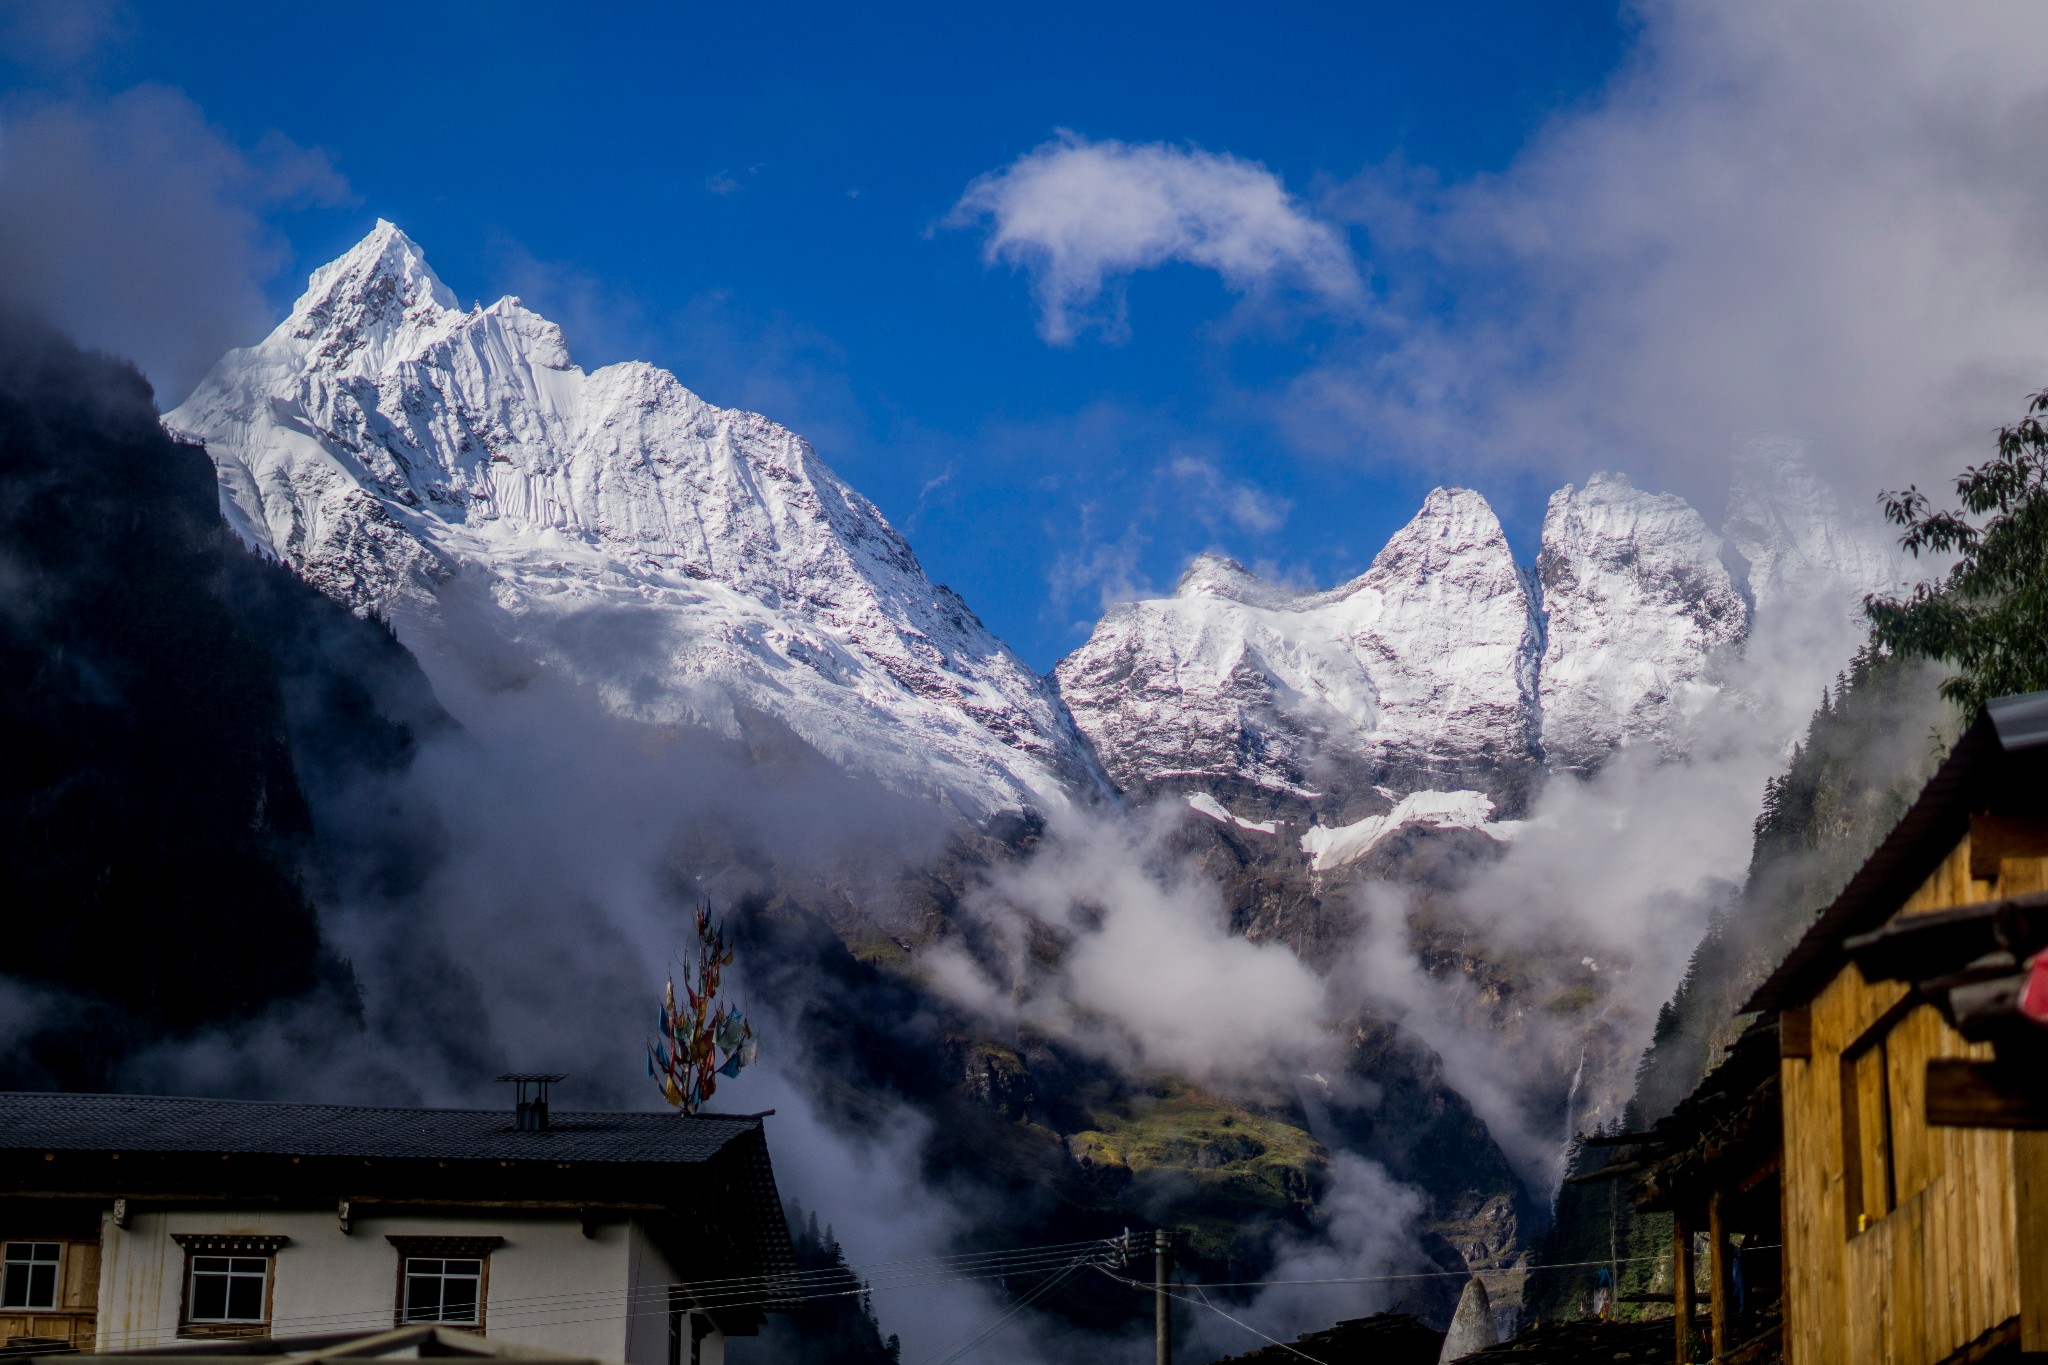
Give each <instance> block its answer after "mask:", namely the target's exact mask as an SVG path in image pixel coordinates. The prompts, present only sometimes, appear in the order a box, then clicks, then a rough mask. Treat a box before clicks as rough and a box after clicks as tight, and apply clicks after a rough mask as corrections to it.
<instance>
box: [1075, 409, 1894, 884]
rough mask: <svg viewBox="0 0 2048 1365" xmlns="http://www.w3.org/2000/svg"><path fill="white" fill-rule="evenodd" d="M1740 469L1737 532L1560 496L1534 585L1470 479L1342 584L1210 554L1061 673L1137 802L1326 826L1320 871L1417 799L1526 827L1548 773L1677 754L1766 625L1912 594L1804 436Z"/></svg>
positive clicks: (1627, 501) (1667, 508)
mask: <svg viewBox="0 0 2048 1365" xmlns="http://www.w3.org/2000/svg"><path fill="white" fill-rule="evenodd" d="M1733 470H1734V483H1733V486H1732V488H1731V493H1730V498H1729V511H1728V518H1727V523H1726V526H1725V529H1724V532H1723V533H1722V534H1716V533H1715V532H1713V531H1711V530H1709V529H1708V527H1707V524H1706V522H1705V520H1704V518H1702V517H1701V516H1700V515H1699V513H1698V512H1697V511H1696V510H1695V509H1693V508H1692V507H1691V506H1689V505H1688V504H1687V503H1686V502H1684V501H1683V500H1682V499H1680V498H1677V497H1674V496H1671V495H1669V494H1658V493H1651V492H1646V491H1644V490H1641V489H1637V488H1635V487H1634V486H1633V485H1631V484H1630V483H1629V481H1628V480H1627V479H1626V478H1625V477H1624V476H1622V475H1619V474H1606V473H1603V474H1596V475H1594V476H1593V477H1592V478H1591V479H1589V480H1588V481H1587V482H1586V483H1585V484H1584V485H1582V486H1578V487H1570V486H1568V487H1566V488H1564V489H1561V490H1559V491H1558V492H1557V493H1556V494H1554V495H1553V496H1552V498H1551V500H1550V504H1549V508H1548V510H1547V514H1546V516H1545V518H1544V524H1543V532H1542V543H1541V548H1540V550H1539V553H1538V556H1537V560H1536V565H1535V569H1534V572H1533V573H1530V572H1525V571H1523V570H1522V569H1520V568H1518V566H1517V565H1516V564H1515V562H1514V560H1513V558H1512V555H1511V554H1510V552H1509V549H1508V544H1507V540H1506V537H1505V536H1504V535H1503V534H1502V532H1501V529H1500V523H1499V521H1498V519H1497V518H1496V517H1495V515H1494V513H1493V511H1492V509H1491V508H1490V507H1489V506H1488V505H1487V503H1486V500H1485V499H1484V498H1483V497H1481V496H1480V495H1479V494H1478V493H1476V492H1472V491H1471V490H1468V489H1445V488H1440V489H1437V490H1436V491H1435V492H1433V493H1431V494H1430V495H1429V498H1428V499H1427V500H1426V501H1425V503H1424V505H1423V508H1422V510H1421V511H1420V512H1418V513H1417V515H1416V517H1415V518H1414V520H1412V521H1411V522H1410V523H1409V524H1408V525H1407V526H1405V527H1404V528H1402V530H1401V531H1400V532H1398V533H1397V534H1396V535H1395V536H1394V538H1393V539H1392V540H1391V541H1389V542H1388V545H1387V547H1386V549H1385V550H1383V551H1382V552H1381V553H1380V555H1379V556H1378V557H1377V558H1376V559H1375V560H1374V562H1373V564H1372V566H1371V567H1370V568H1369V569H1368V570H1367V571H1366V572H1365V573H1364V574H1362V575H1360V576H1359V577H1358V578H1356V579H1354V580H1352V581H1351V582H1349V583H1346V584H1342V585H1340V586H1338V587H1336V588H1332V589H1329V590H1327V591H1322V592H1313V591H1311V592H1303V591H1298V590H1291V589H1288V588H1285V587H1281V586H1278V585H1275V584H1272V583H1268V582H1265V581H1263V580H1261V579H1259V578H1258V577H1257V576H1256V575H1253V574H1251V573H1250V572H1248V571H1247V570H1245V569H1244V568H1243V567H1242V566H1240V565H1238V564H1236V563H1234V562H1232V561H1230V560H1228V559H1224V558H1222V557H1221V556H1215V555H1205V556H1202V557H1199V558H1198V559H1197V560H1196V561H1195V562H1194V564H1193V565H1192V566H1191V567H1190V568H1189V570H1188V571H1187V573H1186V574H1185V575H1184V576H1183V577H1182V579H1181V582H1180V584H1179V585H1178V586H1177V588H1176V589H1175V592H1174V594H1173V596H1171V597H1167V598H1159V599H1149V600H1143V601H1136V602H1127V603H1123V604H1120V605H1118V606H1117V607H1115V608H1112V609H1111V611H1110V612H1109V613H1108V614H1106V615H1105V616H1104V617H1103V619H1102V621H1101V622H1100V623H1099V624H1098V625H1097V627H1096V629H1095V631H1094V633H1093V634H1092V635H1091V636H1090V638H1089V640H1088V641H1087V642H1086V643H1085V644H1084V645H1082V646H1081V648H1079V649H1077V650H1076V651H1075V652H1074V653H1073V654H1071V655H1069V656H1068V657H1067V658H1066V659H1064V660H1062V661H1061V662H1060V664H1059V666H1058V668H1057V670H1056V673H1055V676H1056V678H1057V679H1058V682H1059V686H1060V693H1061V696H1062V697H1063V698H1064V699H1065V701H1066V703H1067V706H1068V708H1069V710H1070V711H1071V712H1072V714H1073V715H1074V718H1075V720H1076V723H1077V724H1079V726H1080V727H1081V729H1082V731H1083V732H1084V733H1085V734H1086V735H1087V736H1088V738H1089V739H1090V741H1091V742H1092V743H1093V744H1094V746H1095V749H1096V752H1097V754H1098V755H1099V756H1100V757H1101V759H1102V761H1103V764H1104V766H1105V767H1106V768H1107V769H1108V771H1109V773H1110V774H1111V776H1112V777H1114V778H1115V779H1116V780H1117V781H1118V783H1119V784H1120V785H1122V786H1124V787H1125V788H1126V789H1127V790H1132V791H1137V792H1145V793H1157V792H1176V793H1179V794H1181V795H1183V796H1184V797H1185V798H1186V799H1187V800H1188V801H1189V802H1190V804H1191V805H1192V806H1193V808H1194V809H1196V810H1198V811H1202V812H1203V813H1205V814H1209V815H1210V816H1211V818H1215V819H1229V820H1233V821H1234V822H1235V823H1237V824H1238V825H1240V826H1242V827H1244V828H1249V829H1259V830H1260V831H1261V832H1265V833H1272V834H1279V833H1280V832H1281V831H1280V829H1279V828H1278V826H1277V825H1276V824H1275V818H1276V817H1278V818H1279V819H1282V820H1285V821H1287V822H1289V823H1291V824H1293V825H1295V826H1297V827H1299V826H1303V825H1311V826H1312V827H1313V826H1319V827H1320V828H1318V829H1317V830H1316V833H1317V835H1318V836H1319V837H1318V839H1317V840H1316V841H1315V842H1317V843H1318V848H1316V849H1310V850H1309V851H1310V852H1312V853H1316V854H1317V856H1318V859H1319V862H1318V866H1319V867H1320V866H1322V864H1323V862H1325V861H1328V860H1330V859H1331V858H1332V857H1333V856H1334V855H1333V853H1332V849H1333V848H1335V847H1338V846H1342V845H1344V844H1345V843H1347V842H1348V843H1350V844H1353V845H1356V846H1358V847H1369V846H1370V845H1369V843H1368V842H1367V841H1366V840H1365V838H1364V834H1361V837H1360V838H1358V839H1351V840H1348V841H1347V840H1342V839H1334V838H1333V836H1332V834H1331V833H1330V831H1333V830H1337V829H1343V828H1352V829H1357V830H1360V831H1364V825H1363V823H1362V822H1364V821H1378V822H1384V821H1385V820H1386V819H1387V818H1388V817H1389V816H1390V815H1392V814H1393V813H1395V812H1399V811H1402V810H1403V809H1405V808H1404V807H1403V806H1402V804H1401V803H1402V802H1403V801H1404V799H1405V798H1408V797H1410V796H1412V795H1414V794H1416V793H1421V792H1438V793H1445V794H1470V799H1463V798H1462V797H1461V799H1460V800H1458V801H1452V802H1449V803H1447V804H1446V803H1442V802H1439V803H1434V804H1426V805H1425V806H1418V807H1416V813H1414V814H1413V815H1412V817H1409V816H1404V817H1403V818H1404V819H1409V818H1412V819H1413V820H1414V821H1416V822H1420V823H1425V824H1446V823H1448V824H1450V825H1457V826H1459V827H1467V828H1484V829H1486V830H1487V831H1488V832H1489V833H1491V834H1492V835H1493V836H1494V837H1495V838H1497V839H1502V838H1508V837H1512V832H1513V824H1512V820H1513V818H1514V817H1516V816H1518V815H1520V814H1521V813H1522V811H1523V809H1524V807H1525V806H1526V803H1527V799H1528V797H1529V796H1530V795H1532V794H1533V792H1534V790H1535V788H1536V786H1537V784H1538V783H1540V782H1541V780H1542V779H1543V777H1544V775H1545V774H1546V773H1581V774H1583V773H1588V772H1591V771H1593V770H1595V769H1597V768H1598V767H1600V766H1601V764H1602V763H1604V762H1605V761H1606V760H1607V758H1608V756H1609V755H1611V754H1612V753H1613V752H1614V751H1615V750H1616V749H1618V748H1620V747H1622V746H1625V745H1646V746H1650V747H1652V748H1653V749H1654V750H1655V751H1656V752H1657V753H1658V754H1659V755H1660V756H1663V757H1676V756H1679V755H1682V754H1683V753H1684V752H1685V751H1686V749H1687V747H1688V744H1689V743H1690V739H1691V735H1690V728H1691V725H1690V723H1691V720H1692V717H1693V716H1694V715H1695V713H1696V712H1697V711H1698V710H1699V709H1700V707H1701V706H1702V705H1703V704H1704V703H1705V702H1706V701H1707V700H1708V699H1710V698H1711V697H1712V696H1713V695H1714V694H1715V693H1716V692H1718V691H1719V690H1720V688H1721V687H1722V686H1723V682H1724V674H1725V669H1726V665H1727V664H1728V663H1729V662H1730V660H1731V659H1732V658H1733V656H1734V655H1735V654H1736V653H1737V652H1739V651H1740V650H1741V648H1742V647H1743V645H1744V643H1745V641H1746V640H1747V639H1748V637H1749V634H1750V632H1751V629H1752V627H1753V625H1754V624H1755V622H1756V620H1757V616H1758V613H1759V612H1760V611H1761V612H1766V613H1769V612H1785V611H1791V610H1794V609H1795V608H1796V609H1799V610H1810V609H1813V608H1814V605H1815V604H1820V605H1821V607H1822V609H1827V610H1835V609H1840V610H1845V611H1853V610H1854V606H1855V603H1856V602H1857V601H1858V600H1859V599H1860V597H1861V595H1862V594H1863V593H1865V592H1869V591H1874V590H1885V589H1889V588H1891V587H1893V586H1895V585H1896V584H1897V583H1898V582H1899V580H1900V577H1901V571H1900V566H1899V561H1898V558H1897V556H1896V554H1895V553H1894V552H1892V551H1891V550H1890V549H1889V547H1887V546H1886V545H1885V544H1884V542H1883V540H1882V538H1881V537H1880V536H1879V535H1877V534H1876V533H1874V531H1872V530H1870V529H1868V528H1863V527H1859V526H1856V525H1855V524H1853V523H1851V522H1850V521H1849V520H1848V519H1846V518H1844V517H1843V516H1842V514H1841V511H1840V508H1839V506H1838V505H1837V504H1836V503H1835V502H1834V500H1833V499H1832V495H1830V494H1829V493H1828V492H1827V490H1826V488H1825V486H1824V485H1823V484H1821V483H1820V481H1819V480H1818V479H1817V478H1816V477H1815V476H1814V475H1813V473H1812V471H1811V470H1810V469H1809V468H1808V467H1807V466H1806V463H1805V461H1804V457H1803V450H1802V448H1801V447H1799V446H1798V444H1797V443H1796V442H1790V441H1787V440H1785V439H1784V438H1769V439H1760V438H1745V439H1744V440H1743V441H1742V442H1740V443H1738V447H1737V451H1736V459H1735V460H1734V462H1733ZM1219 795H1221V796H1222V797H1223V798H1224V802H1223V803H1221V804H1219V802H1218V800H1217V798H1218V796H1219ZM1411 804H1412V803H1411ZM1438 806H1441V807H1442V809H1438V808H1437V807H1438ZM1211 807H1215V808H1216V809H1215V810H1212V809H1211ZM1219 811H1220V812H1221V813H1220V814H1219V813H1218V812H1219ZM1495 817H1500V818H1499V819H1496V818H1495ZM1247 821H1250V822H1252V823H1249V824H1247V823H1246V822H1247ZM1268 827H1270V828H1268ZM1378 828H1379V827H1378V826H1377V825H1376V826H1375V827H1374V830H1375V831H1376V830H1377V829H1378ZM1364 832H1365V833H1372V832H1373V831H1364ZM1304 847H1305V848H1306V847H1307V846H1306V845H1304Z"/></svg>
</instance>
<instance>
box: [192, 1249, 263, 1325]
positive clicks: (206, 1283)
mask: <svg viewBox="0 0 2048 1365" xmlns="http://www.w3.org/2000/svg"><path fill="white" fill-rule="evenodd" d="M269 1290H270V1258H269V1257H268V1256H194V1257H193V1258H192V1292H191V1297H190V1298H188V1299H187V1300H186V1304H187V1306H188V1311H187V1312H186V1314H185V1320H186V1321H187V1322H196V1323H209V1322H220V1323H228V1322H234V1323H248V1322H263V1321H264V1320H265V1319H267V1318H268V1317H269V1314H268V1313H266V1312H265V1311H264V1307H265V1305H266V1304H267V1303H268V1302H269V1299H270V1294H269Z"/></svg>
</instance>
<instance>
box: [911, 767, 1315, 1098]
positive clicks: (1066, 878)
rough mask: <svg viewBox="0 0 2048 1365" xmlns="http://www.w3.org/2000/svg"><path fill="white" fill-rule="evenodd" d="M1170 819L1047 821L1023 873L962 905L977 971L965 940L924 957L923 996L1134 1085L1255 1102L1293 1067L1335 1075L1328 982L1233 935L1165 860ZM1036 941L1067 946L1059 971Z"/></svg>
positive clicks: (1186, 875) (1211, 896)
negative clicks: (1070, 1050) (1125, 1074)
mask: <svg viewBox="0 0 2048 1365" xmlns="http://www.w3.org/2000/svg"><path fill="white" fill-rule="evenodd" d="M1180 818H1181V808H1180V806H1179V805H1178V803H1173V802H1167V803H1162V804H1161V805H1159V806H1156V807H1153V808H1152V809H1150V810H1149V811H1147V812H1145V813H1143V814H1141V815H1136V816H1130V817H1118V816H1114V815H1109V814H1104V815H1101V816H1098V817H1093V818H1087V819H1079V818H1063V819H1061V820H1059V821H1056V822H1055V823H1054V825H1053V826H1052V828H1051V829H1050V830H1049V831H1048V837H1047V839H1046V841H1045V842H1044V843H1043V844H1042V845H1040V847H1039V849H1038V850H1037V852H1036V853H1035V854H1034V856H1033V857H1032V858H1031V860H1030V861H1029V862H1027V863H1023V864H1020V865H1017V866H1015V867H1011V868H1005V869H1000V870H998V871H997V872H996V873H995V874H994V875H993V876H992V877H991V878H990V880H989V883H988V885H987V886H986V887H985V888H983V889H981V890H979V891H977V892H976V893H975V894H974V895H972V896H970V897H969V898H968V901H967V902H966V904H965V906H964V909H965V910H966V912H967V913H968V914H969V915H971V916H973V917H974V918H975V919H976V920H977V921H979V923H980V924H981V926H982V927H983V929H984V931H985V932H986V934H987V936H988V937H987V942H986V944H985V945H984V949H983V951H982V955H981V957H980V959H979V960H977V958H976V957H975V956H971V955H970V954H969V952H968V950H967V948H966V947H965V945H964V944H962V943H959V942H948V943H945V944H942V945H941V946H939V947H938V948H935V949H932V950H930V951H928V952H927V953H926V954H925V955H924V957H923V959H922V962H923V965H924V967H925V970H926V971H927V972H928V973H929V975H930V979H931V980H932V982H933V984H934V985H936V986H937V987H938V989H939V990H940V991H941V992H942V993H944V994H945V995H946V996H947V997H948V998H950V999H952V1000H953V1001H954V1002H955V1003H956V1004H959V1005H961V1006H963V1007H965V1008H968V1009H971V1010H973V1011H975V1012H977V1013H979V1014H981V1015H983V1016H984V1017H986V1018H988V1019H991V1020H993V1021H996V1022H998V1023H1001V1024H1004V1025H1009V1026H1014V1025H1017V1024H1026V1025H1029V1026H1030V1027H1032V1028H1033V1029H1036V1030H1038V1031H1040V1032H1042V1033H1045V1034H1048V1035H1050V1036H1054V1037H1060V1038H1065V1039H1066V1040H1067V1041H1068V1042H1070V1043H1072V1044H1073V1045H1074V1046H1076V1047H1079V1048H1081V1049H1083V1050H1085V1051H1088V1052H1090V1053H1093V1054H1094V1055H1096V1056H1099V1057H1103V1058H1106V1059H1108V1060H1111V1061H1113V1062H1116V1063H1118V1064H1119V1065H1122V1066H1125V1067H1127V1068H1130V1069H1131V1070H1133V1071H1134V1072H1154V1071H1164V1072H1169V1073H1173V1074H1177V1075H1181V1076H1187V1077H1190V1078H1192V1079H1194V1080H1197V1081H1200V1082H1204V1083H1218V1084H1225V1085H1230V1084H1235V1085H1246V1084H1250V1085H1253V1086H1255V1087H1258V1088H1262V1089H1264V1088H1270V1087H1271V1086H1272V1084H1273V1082H1274V1078H1275V1077H1276V1076H1277V1077H1285V1076H1288V1075H1290V1074H1292V1072H1291V1071H1290V1069H1289V1068H1290V1066H1291V1067H1292V1068H1293V1070H1297V1071H1298V1070H1301V1069H1303V1067H1304V1066H1305V1065H1308V1064H1311V1063H1312V1064H1313V1065H1316V1066H1325V1067H1327V1066H1329V1065H1330V1064H1331V1063H1330V1056H1329V1054H1330V1052H1331V1049H1332V1044H1331V1042H1330V1034H1329V1030H1328V1023H1329V1021H1328V1018H1327V1017H1326V1000H1325V995H1324V986H1323V983H1322V981H1321V980H1320V979H1319V978H1318V977H1317V976H1316V975H1315V974H1314V973H1313V972H1312V971H1310V969H1309V968H1308V967H1307V966H1306V965H1305V964H1304V963H1303V962H1302V961H1301V959H1300V958H1298V957H1296V956H1295V955H1294V953H1293V951H1292V950H1291V949H1289V948H1287V947H1286V946H1285V945H1283V944H1278V943H1254V942H1252V941H1251V940H1249V939H1246V938H1244V937H1242V936H1241V935H1239V934H1238V933H1236V932H1234V931H1233V930H1232V928H1231V925H1230V915H1229V912H1228V911H1227V910H1226V909H1225V907H1224V905H1223V901H1222V897H1221V895H1220V894H1219V892H1218V890H1217V887H1216V885H1215V883H1214V882H1213V881H1211V880H1210V879H1209V878H1208V877H1207V876H1206V875H1205V874H1204V873H1203V872H1202V870H1201V869H1200V868H1198V867H1196V866H1194V865H1193V864H1192V863H1189V862H1187V861H1185V860H1183V859H1180V858H1177V857H1175V856H1173V855H1171V854H1170V853H1169V852H1168V850H1167V841H1168V838H1169V836H1170V835H1171V833H1172V831H1173V828H1174V826H1175V823H1176V822H1177V821H1178V820H1179V819H1180ZM1040 933H1044V934H1050V935H1052V936H1053V937H1055V938H1057V939H1058V940H1060V941H1061V942H1062V944H1063V949H1062V952H1061V954H1060V960H1059V965H1058V967H1057V969H1056V970H1053V971H1046V970H1044V969H1043V966H1044V964H1042V963H1041V962H1039V961H1038V960H1037V957H1036V952H1035V948H1034V941H1035V940H1034V935H1037V934H1040ZM998 945H999V946H998ZM1040 946H1042V945H1040Z"/></svg>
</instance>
